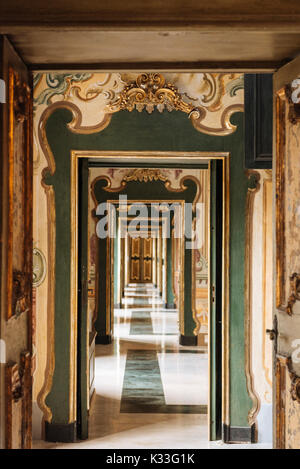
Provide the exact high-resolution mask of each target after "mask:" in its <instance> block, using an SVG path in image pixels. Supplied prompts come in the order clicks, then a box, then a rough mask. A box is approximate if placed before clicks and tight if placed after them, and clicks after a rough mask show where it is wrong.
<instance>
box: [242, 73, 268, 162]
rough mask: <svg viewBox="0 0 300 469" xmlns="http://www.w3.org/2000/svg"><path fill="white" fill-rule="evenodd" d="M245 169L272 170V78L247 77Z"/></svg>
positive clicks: (253, 75)
mask: <svg viewBox="0 0 300 469" xmlns="http://www.w3.org/2000/svg"><path fill="white" fill-rule="evenodd" d="M244 115H245V168H246V169H271V168H272V142H273V75H272V74H271V73H261V74H255V73H252V74H245V113H244Z"/></svg>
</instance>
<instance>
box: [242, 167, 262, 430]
mask: <svg viewBox="0 0 300 469" xmlns="http://www.w3.org/2000/svg"><path fill="white" fill-rule="evenodd" d="M247 173H248V178H249V180H250V178H253V181H254V187H249V188H248V192H247V198H246V237H245V374H246V384H247V390H248V394H249V396H250V398H251V400H252V408H251V409H250V410H249V412H248V423H249V425H250V426H252V425H253V424H255V423H256V417H257V414H258V412H259V409H260V399H259V396H258V394H257V392H256V390H255V388H254V383H253V372H252V358H251V354H252V269H253V266H252V252H253V209H254V198H255V195H256V194H257V192H258V191H259V189H260V183H259V181H260V174H259V173H258V172H257V171H253V170H249V171H248V172H247Z"/></svg>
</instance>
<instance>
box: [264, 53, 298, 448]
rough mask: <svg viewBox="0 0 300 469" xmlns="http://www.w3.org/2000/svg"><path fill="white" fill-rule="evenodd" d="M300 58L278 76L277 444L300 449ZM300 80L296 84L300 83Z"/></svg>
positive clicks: (276, 86) (276, 201)
mask: <svg viewBox="0 0 300 469" xmlns="http://www.w3.org/2000/svg"><path fill="white" fill-rule="evenodd" d="M299 78H300V58H297V59H295V60H294V61H293V62H291V63H289V64H287V65H286V66H284V67H282V68H281V69H280V70H279V71H278V72H276V73H275V74H274V82H273V84H274V134H275V136H274V148H273V150H274V154H275V187H274V189H275V194H274V196H275V216H276V220H275V226H276V233H275V241H276V259H275V279H274V288H275V291H276V295H275V304H274V308H273V314H274V327H273V330H272V331H269V334H270V338H271V339H272V340H274V392H273V396H274V399H273V400H274V411H273V416H274V432H273V435H274V446H275V447H276V448H295V449H296V448H299V447H300V434H299V426H300V360H299V343H300V340H299V339H300V301H299V300H300V256H299V245H300V229H299V228H300V223H299V217H300V206H299V199H300V165H299V151H300V144H299V142H300V112H299V111H300V109H299V107H300V104H299V102H298V101H299V84H298V83H300V80H299ZM297 79H298V80H299V81H294V80H297Z"/></svg>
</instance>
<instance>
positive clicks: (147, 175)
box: [123, 168, 168, 182]
mask: <svg viewBox="0 0 300 469" xmlns="http://www.w3.org/2000/svg"><path fill="white" fill-rule="evenodd" d="M167 179H168V178H167V177H166V176H164V175H163V174H161V172H160V171H159V169H143V168H138V169H135V170H133V171H132V172H130V173H129V174H127V175H126V176H124V178H123V181H126V182H129V181H139V182H152V181H167Z"/></svg>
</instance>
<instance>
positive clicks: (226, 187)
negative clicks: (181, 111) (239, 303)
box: [222, 153, 230, 425]
mask: <svg viewBox="0 0 300 469" xmlns="http://www.w3.org/2000/svg"><path fill="white" fill-rule="evenodd" d="M223 215H224V216H223V243H222V244H223V246H222V250H223V269H222V283H223V293H222V310H223V315H222V323H223V324H224V327H223V331H222V343H223V344H224V346H223V350H222V357H223V360H222V386H223V387H224V392H223V394H222V406H223V421H224V423H225V424H227V425H230V374H229V372H230V370H229V363H230V352H229V344H230V338H229V315H230V310H229V272H230V249H229V241H230V153H228V154H227V158H226V157H225V158H223Z"/></svg>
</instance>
